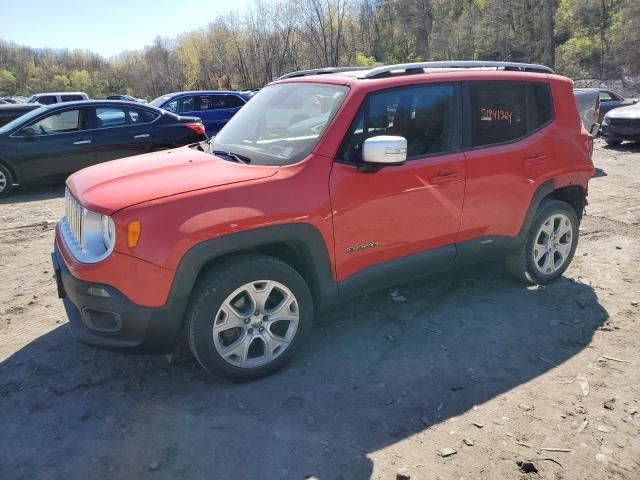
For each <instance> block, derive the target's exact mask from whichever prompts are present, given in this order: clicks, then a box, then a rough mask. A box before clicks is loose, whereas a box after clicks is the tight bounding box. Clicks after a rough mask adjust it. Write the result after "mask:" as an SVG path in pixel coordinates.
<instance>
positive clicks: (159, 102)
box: [149, 95, 171, 107]
mask: <svg viewBox="0 0 640 480" xmlns="http://www.w3.org/2000/svg"><path fill="white" fill-rule="evenodd" d="M170 98H171V95H162V96H161V97H158V98H156V99H155V100H153V101H151V102H149V105H151V106H152V107H159V106H160V105H162V104H163V103H164V102H166V101H167V100H169V99H170Z"/></svg>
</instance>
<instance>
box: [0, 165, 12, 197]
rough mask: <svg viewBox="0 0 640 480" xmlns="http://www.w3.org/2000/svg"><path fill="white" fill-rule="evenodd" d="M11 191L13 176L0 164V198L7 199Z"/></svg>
mask: <svg viewBox="0 0 640 480" xmlns="http://www.w3.org/2000/svg"><path fill="white" fill-rule="evenodd" d="M11 190H13V175H11V172H10V171H9V169H8V168H7V167H5V166H4V165H2V164H1V163H0V198H3V197H8V196H9V194H11Z"/></svg>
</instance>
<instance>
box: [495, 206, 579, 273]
mask: <svg viewBox="0 0 640 480" xmlns="http://www.w3.org/2000/svg"><path fill="white" fill-rule="evenodd" d="M556 214H564V215H565V216H566V217H567V218H568V219H569V221H570V223H571V234H572V237H571V249H570V250H569V254H568V255H567V257H566V260H565V261H564V264H562V266H561V267H560V268H559V269H558V270H556V271H554V272H553V273H550V274H545V273H543V272H541V271H540V270H539V269H538V268H536V265H535V263H534V262H535V260H534V253H533V252H534V244H535V242H536V236H537V234H538V233H539V231H540V228H541V227H542V226H543V224H544V223H545V222H546V221H547V220H548V219H549V218H550V217H551V216H553V215H556ZM578 226H579V221H578V216H577V215H576V211H575V210H574V209H573V207H571V205H569V204H568V203H566V202H563V201H561V200H553V199H548V200H544V201H543V202H542V204H541V205H540V207H539V208H538V211H537V212H536V216H535V218H534V220H533V223H532V224H531V227H530V228H529V232H528V234H527V239H526V241H525V242H524V243H523V244H522V246H521V247H520V248H519V249H518V250H517V251H516V252H514V253H513V254H512V255H510V256H509V257H507V259H506V266H507V269H508V270H509V272H510V273H511V274H512V275H513V276H515V277H516V278H518V279H519V280H523V281H525V282H527V283H529V284H534V285H535V284H539V285H546V284H547V283H550V282H553V281H554V280H556V279H557V278H558V277H560V276H562V274H563V273H564V272H565V270H566V269H567V268H568V267H569V265H570V264H571V260H573V256H574V254H575V252H576V247H577V246H578Z"/></svg>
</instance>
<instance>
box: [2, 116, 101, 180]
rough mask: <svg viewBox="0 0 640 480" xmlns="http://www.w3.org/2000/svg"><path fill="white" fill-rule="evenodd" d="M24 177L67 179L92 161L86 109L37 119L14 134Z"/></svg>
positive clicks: (32, 178)
mask: <svg viewBox="0 0 640 480" xmlns="http://www.w3.org/2000/svg"><path fill="white" fill-rule="evenodd" d="M14 137H15V139H16V150H17V154H18V162H19V167H20V169H21V170H22V171H23V174H24V176H25V178H29V179H30V180H44V179H48V178H53V177H59V176H65V175H69V174H70V173H73V172H75V171H77V170H80V169H81V168H84V167H85V166H87V165H90V164H91V163H92V162H93V157H94V154H93V135H92V132H91V130H89V129H88V128H87V109H86V108H78V107H76V108H68V109H64V110H56V111H55V112H53V113H50V114H48V115H46V116H45V117H41V118H39V119H37V120H36V121H35V122H33V123H31V124H30V125H28V126H26V127H25V128H23V129H22V130H19V131H18V132H16V133H15V134H14Z"/></svg>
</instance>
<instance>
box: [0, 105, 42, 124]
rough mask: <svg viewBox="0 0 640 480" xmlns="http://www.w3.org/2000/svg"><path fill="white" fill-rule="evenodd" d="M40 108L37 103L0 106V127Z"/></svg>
mask: <svg viewBox="0 0 640 480" xmlns="http://www.w3.org/2000/svg"><path fill="white" fill-rule="evenodd" d="M40 107H41V105H38V104H37V103H7V104H4V105H0V127H2V126H3V125H6V124H7V123H9V122H10V121H12V120H15V119H16V118H18V117H20V116H22V115H24V114H25V113H27V112H30V111H31V110H35V109H36V108H40Z"/></svg>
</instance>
